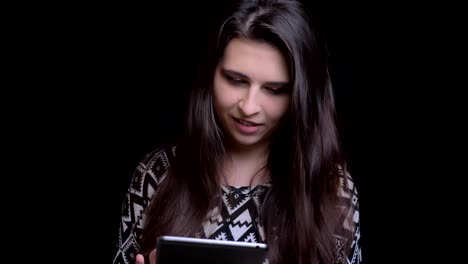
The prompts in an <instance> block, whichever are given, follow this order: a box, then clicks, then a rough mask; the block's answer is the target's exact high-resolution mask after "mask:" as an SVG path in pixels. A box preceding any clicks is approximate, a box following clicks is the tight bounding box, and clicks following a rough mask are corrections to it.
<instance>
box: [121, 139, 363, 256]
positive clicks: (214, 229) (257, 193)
mask: <svg viewBox="0 0 468 264" xmlns="http://www.w3.org/2000/svg"><path fill="white" fill-rule="evenodd" d="M175 148H176V147H175V146H172V147H166V148H158V149H156V150H154V151H153V152H151V153H149V154H148V155H147V156H146V157H145V158H144V159H143V160H142V161H141V162H140V164H139V165H138V166H137V168H136V170H135V173H134V175H133V178H132V181H131V184H130V187H129V189H128V192H127V194H126V197H125V200H124V203H123V206H122V215H121V221H120V228H119V238H118V243H117V246H116V254H115V256H114V260H113V263H115V264H117V263H119V264H120V263H122V264H129V263H131V264H133V263H134V262H135V258H136V254H137V253H138V252H139V250H140V246H139V239H140V238H141V236H142V231H143V226H144V223H145V217H146V212H145V209H146V208H147V206H148V205H149V203H150V202H151V199H152V198H153V196H154V194H155V192H156V190H157V188H158V185H159V184H160V183H161V181H163V180H164V179H165V177H166V176H167V171H168V168H169V166H170V161H171V160H172V159H173V158H174V156H175ZM340 180H341V186H342V188H341V189H340V196H341V198H342V199H348V200H349V199H351V200H352V204H353V206H354V208H353V209H354V210H352V211H351V212H353V215H350V216H349V217H348V218H347V219H349V220H351V221H353V222H354V228H353V229H354V230H353V232H354V238H353V241H352V245H351V246H352V249H351V251H350V254H349V256H345V255H344V254H343V253H342V249H343V248H342V244H343V241H342V240H341V239H340V238H339V237H336V261H335V263H337V264H338V263H340V264H341V263H346V264H357V263H361V261H362V260H361V248H360V243H359V238H360V229H359V211H358V198H357V197H358V196H357V191H356V188H355V185H354V183H353V181H352V178H351V177H350V175H349V174H348V173H344V172H343V174H342V178H341V179H340ZM345 181H347V184H345ZM269 188H270V185H269V184H263V185H257V186H255V187H248V186H242V187H234V186H226V185H223V186H221V189H222V201H223V203H222V206H221V209H220V211H219V209H217V208H216V209H214V210H212V211H211V212H210V213H209V216H210V218H209V220H208V221H206V222H205V223H203V228H202V230H201V232H200V233H201V235H200V236H201V237H204V238H209V239H217V240H230V241H244V242H259V243H262V242H264V241H265V234H264V229H263V226H262V223H261V221H259V208H260V207H261V205H262V203H263V201H264V199H265V196H266V194H267V192H268V190H269ZM344 225H345V226H346V225H350V223H346V222H345V223H344ZM350 226H353V225H350Z"/></svg>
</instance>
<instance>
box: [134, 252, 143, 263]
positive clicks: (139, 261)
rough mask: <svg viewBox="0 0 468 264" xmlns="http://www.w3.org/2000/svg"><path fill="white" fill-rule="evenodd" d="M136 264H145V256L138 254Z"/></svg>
mask: <svg viewBox="0 0 468 264" xmlns="http://www.w3.org/2000/svg"><path fill="white" fill-rule="evenodd" d="M135 264H145V258H144V257H143V255H141V254H138V255H137V256H136V259H135Z"/></svg>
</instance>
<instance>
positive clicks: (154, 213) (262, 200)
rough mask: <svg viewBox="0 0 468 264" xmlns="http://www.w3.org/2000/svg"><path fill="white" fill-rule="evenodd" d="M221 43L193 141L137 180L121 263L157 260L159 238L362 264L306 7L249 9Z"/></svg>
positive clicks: (196, 112) (154, 159) (236, 16)
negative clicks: (252, 245) (261, 246)
mask: <svg viewBox="0 0 468 264" xmlns="http://www.w3.org/2000/svg"><path fill="white" fill-rule="evenodd" d="M217 43H218V45H217V50H216V57H215V58H216V63H214V64H213V68H212V70H211V74H210V75H209V76H207V78H206V80H207V83H206V84H205V85H201V86H198V87H196V88H195V89H194V90H193V94H192V96H191V98H190V104H189V106H188V115H187V126H186V133H185V136H184V137H183V138H181V140H180V142H179V143H178V144H177V145H175V146H163V147H161V148H159V149H157V150H155V151H154V152H152V153H150V154H148V155H147V157H146V158H145V159H144V160H143V161H142V162H141V163H140V165H139V166H138V168H137V169H136V171H135V175H134V177H133V180H132V182H131V186H130V188H129V191H128V194H127V196H126V200H125V202H124V205H123V210H122V220H121V227H120V237H119V244H118V250H117V253H116V255H115V259H114V263H135V261H136V262H137V263H142V262H143V261H144V259H145V256H146V261H148V259H152V260H151V261H154V260H153V259H154V254H155V250H154V247H155V242H156V238H157V237H158V236H161V235H179V236H191V237H202V238H210V239H222V240H234V241H247V242H264V243H267V244H268V247H269V250H268V256H267V261H268V262H269V263H361V252H360V247H359V236H360V235H359V234H360V231H359V213H358V200H357V192H356V188H355V185H354V184H353V181H352V179H351V177H350V175H349V174H348V173H347V171H346V162H345V160H344V158H343V156H342V153H341V152H340V146H339V140H338V134H337V129H336V126H335V107H334V100H333V92H332V85H331V82H330V76H329V72H328V64H327V51H326V48H325V43H324V41H323V40H321V39H319V38H318V35H314V30H313V29H311V27H310V24H309V20H308V19H307V17H306V14H305V12H304V11H303V9H302V6H301V5H300V3H298V2H297V1H286V0H263V1H262V0H257V1H243V2H241V3H240V4H239V6H238V9H237V10H236V11H235V12H234V13H233V14H232V15H231V16H230V17H229V18H228V19H227V20H225V22H224V23H223V25H222V26H221V28H220V31H219V38H218V42H217ZM147 256H151V258H148V257H147ZM146 263H148V262H146Z"/></svg>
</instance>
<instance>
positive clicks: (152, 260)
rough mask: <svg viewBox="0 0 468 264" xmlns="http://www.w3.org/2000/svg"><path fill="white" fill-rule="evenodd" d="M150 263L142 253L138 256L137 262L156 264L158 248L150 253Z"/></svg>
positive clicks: (137, 263) (139, 263)
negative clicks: (146, 261)
mask: <svg viewBox="0 0 468 264" xmlns="http://www.w3.org/2000/svg"><path fill="white" fill-rule="evenodd" d="M148 259H149V263H145V257H144V256H143V255H141V254H138V255H137V256H136V260H135V264H156V249H153V250H152V251H151V252H150V254H149V257H148Z"/></svg>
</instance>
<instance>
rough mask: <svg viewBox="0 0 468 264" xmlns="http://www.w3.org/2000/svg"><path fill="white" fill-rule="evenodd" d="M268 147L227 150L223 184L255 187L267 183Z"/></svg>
mask: <svg viewBox="0 0 468 264" xmlns="http://www.w3.org/2000/svg"><path fill="white" fill-rule="evenodd" d="M267 158H268V147H267V146H265V147H257V148H250V149H247V148H243V149H240V148H235V149H228V151H227V155H226V159H225V161H224V169H223V172H224V179H223V182H224V183H226V184H227V185H231V186H255V185H258V184H263V183H267V182H269V173H268V169H267V167H266V164H267Z"/></svg>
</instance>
